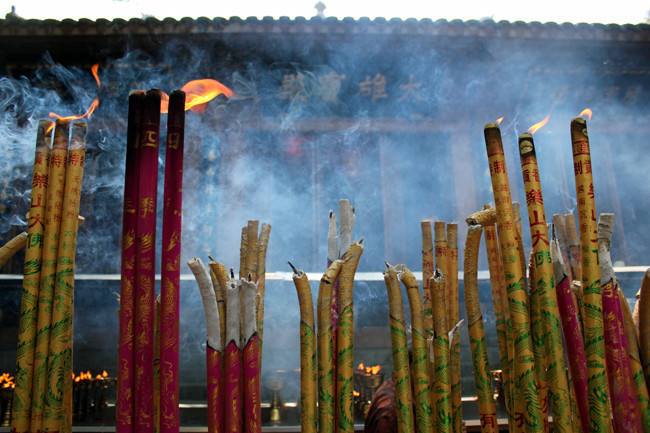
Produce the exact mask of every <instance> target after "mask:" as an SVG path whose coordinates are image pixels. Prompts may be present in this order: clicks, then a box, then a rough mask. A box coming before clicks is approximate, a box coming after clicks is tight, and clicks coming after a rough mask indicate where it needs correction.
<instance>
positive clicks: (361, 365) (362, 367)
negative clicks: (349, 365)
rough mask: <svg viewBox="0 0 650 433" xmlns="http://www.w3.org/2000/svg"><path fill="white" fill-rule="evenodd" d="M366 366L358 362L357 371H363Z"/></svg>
mask: <svg viewBox="0 0 650 433" xmlns="http://www.w3.org/2000/svg"><path fill="white" fill-rule="evenodd" d="M365 369H366V366H365V364H364V363H363V362H360V363H359V365H358V366H357V370H365Z"/></svg>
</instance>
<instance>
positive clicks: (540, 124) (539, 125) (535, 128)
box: [528, 114, 551, 135]
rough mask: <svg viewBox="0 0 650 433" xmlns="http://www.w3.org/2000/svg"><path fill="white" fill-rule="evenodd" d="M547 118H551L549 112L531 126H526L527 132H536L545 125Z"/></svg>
mask: <svg viewBox="0 0 650 433" xmlns="http://www.w3.org/2000/svg"><path fill="white" fill-rule="evenodd" d="M549 120H551V115H550V114H548V115H547V116H546V117H545V118H543V119H542V120H540V121H539V122H537V123H535V124H534V125H533V126H531V127H530V128H528V133H529V134H531V135H533V134H534V133H536V132H537V131H539V130H540V129H542V128H543V127H545V126H546V124H547V123H548V121H549Z"/></svg>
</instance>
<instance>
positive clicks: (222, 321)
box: [209, 258, 228, 344]
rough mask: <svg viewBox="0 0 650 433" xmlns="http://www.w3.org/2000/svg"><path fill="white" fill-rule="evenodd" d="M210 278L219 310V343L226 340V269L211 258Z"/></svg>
mask: <svg viewBox="0 0 650 433" xmlns="http://www.w3.org/2000/svg"><path fill="white" fill-rule="evenodd" d="M209 265H210V278H211V279H212V285H213V287H214V294H215V296H216V299H217V308H218V309H219V330H220V331H221V341H222V342H223V341H225V340H226V288H227V287H228V271H226V267H225V266H224V265H223V264H222V263H219V262H217V261H215V260H213V259H212V258H211V259H210V263H209ZM222 344H223V343H222Z"/></svg>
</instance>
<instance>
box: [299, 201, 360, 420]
mask: <svg viewBox="0 0 650 433" xmlns="http://www.w3.org/2000/svg"><path fill="white" fill-rule="evenodd" d="M340 203H341V214H342V215H346V216H345V217H344V218H341V233H340V237H339V238H338V239H337V236H336V220H335V217H334V213H333V212H330V214H329V218H330V225H329V235H328V262H329V264H328V268H327V270H326V271H325V273H324V274H323V276H322V278H321V281H320V285H319V290H318V299H317V306H316V317H317V319H318V323H317V324H316V326H317V328H316V326H315V325H314V311H313V308H314V307H313V302H312V297H311V286H310V283H309V280H308V279H307V275H306V274H305V273H304V272H302V271H300V270H298V269H297V268H295V267H294V266H293V265H291V264H290V265H291V267H292V270H293V273H294V274H293V280H294V284H295V286H296V291H297V294H298V299H299V301H300V302H299V305H300V348H301V349H300V368H301V373H300V378H301V386H300V405H301V415H300V420H301V429H302V431H307V432H309V431H311V432H314V431H319V432H320V433H333V432H334V431H338V432H348V433H351V432H353V431H354V398H353V391H354V389H353V386H354V377H353V376H354V317H353V288H354V276H355V274H356V271H357V267H358V265H359V260H360V259H361V255H362V254H363V241H362V240H361V241H358V242H352V224H353V221H354V211H353V209H352V207H351V205H350V203H349V201H347V200H341V202H340ZM343 245H348V248H347V251H345V253H344V254H342V256H341V259H340V260H339V259H337V257H338V256H339V252H338V248H339V246H343ZM335 250H336V251H335ZM333 306H336V311H335V313H336V314H334V313H333V311H332V310H333ZM333 317H336V320H335V319H333ZM335 324H336V328H335ZM316 329H317V334H316V337H314V335H315V330H316ZM334 329H336V330H337V332H334ZM314 338H316V339H314ZM316 360H317V361H316ZM316 364H317V365H316ZM316 388H317V389H318V392H317V393H316ZM316 411H318V415H317V416H316ZM316 420H317V422H316Z"/></svg>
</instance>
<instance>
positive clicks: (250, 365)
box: [241, 280, 316, 433]
mask: <svg viewBox="0 0 650 433" xmlns="http://www.w3.org/2000/svg"><path fill="white" fill-rule="evenodd" d="M256 297H257V284H255V283H254V282H253V281H250V280H244V281H242V282H241V302H242V314H243V320H242V323H243V326H242V329H241V332H242V335H241V347H242V357H243V391H244V431H245V432H246V433H261V432H262V406H261V400H260V392H261V388H260V339H259V336H258V335H257V314H256ZM315 362H316V360H315V359H314V364H315ZM315 377H316V372H314V378H315ZM314 380H315V379H314ZM314 387H315V385H314ZM315 401H316V396H315V395H314V402H315ZM315 416H316V413H314V423H315ZM314 433H315V432H314Z"/></svg>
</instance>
